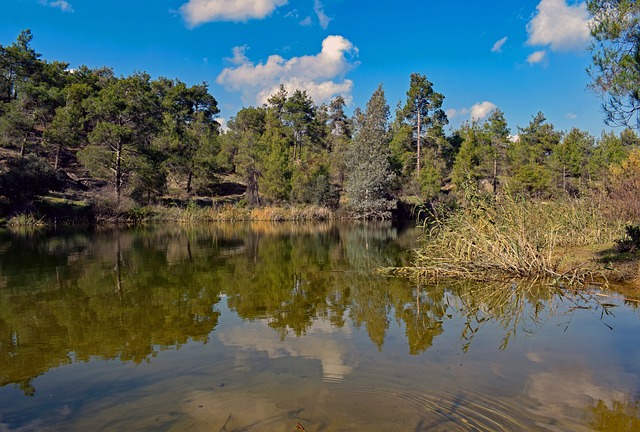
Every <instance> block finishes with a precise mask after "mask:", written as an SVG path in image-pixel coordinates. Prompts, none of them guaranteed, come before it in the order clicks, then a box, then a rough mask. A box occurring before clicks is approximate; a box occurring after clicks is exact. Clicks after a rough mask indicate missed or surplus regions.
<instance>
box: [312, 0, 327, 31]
mask: <svg viewBox="0 0 640 432" xmlns="http://www.w3.org/2000/svg"><path fill="white" fill-rule="evenodd" d="M313 10H314V12H315V13H316V15H317V16H318V21H320V27H322V28H323V29H326V28H327V27H329V23H330V22H331V18H329V17H328V16H327V15H326V14H325V13H324V10H323V9H322V2H321V1H320V0H314V2H313Z"/></svg>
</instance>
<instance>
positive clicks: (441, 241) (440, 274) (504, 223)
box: [385, 195, 624, 282]
mask: <svg viewBox="0 0 640 432" xmlns="http://www.w3.org/2000/svg"><path fill="white" fill-rule="evenodd" d="M605 213H606V212H605V211H604V209H603V208H602V205H601V204H599V201H598V200H594V199H566V200H561V201H554V202H545V201H539V200H526V199H518V198H514V197H512V196H509V195H506V196H502V197H500V198H499V199H497V200H494V199H493V198H492V197H482V196H473V197H471V198H470V199H468V200H467V204H466V205H465V206H464V208H461V209H458V210H455V211H453V212H449V213H448V214H445V213H442V212H438V211H435V212H433V214H432V217H431V218H430V219H428V221H427V222H426V223H425V239H424V243H423V245H422V247H420V248H419V249H417V250H416V251H415V260H414V266H413V267H408V268H394V269H386V270H385V271H386V272H388V273H392V274H398V275H403V276H415V277H420V278H427V279H437V278H465V279H473V280H503V279H508V278H513V277H518V278H540V277H543V278H549V279H555V280H562V281H565V282H585V281H588V280H596V279H597V280H606V279H607V276H608V275H609V274H611V271H610V269H607V268H606V264H604V263H602V262H599V261H598V260H596V259H595V258H596V254H595V253H594V254H591V255H590V256H589V257H588V258H586V259H585V260H584V261H577V259H579V258H580V254H578V255H573V253H572V251H573V250H577V249H580V248H584V247H587V246H592V245H608V246H604V247H603V246H601V247H599V248H595V249H594V251H595V250H602V249H606V247H611V246H612V245H613V242H614V240H616V239H618V238H620V237H621V236H622V234H623V233H624V223H623V222H621V221H620V220H614V219H610V218H606V217H605V216H604V215H605ZM583 251H584V250H583ZM582 256H584V254H582Z"/></svg>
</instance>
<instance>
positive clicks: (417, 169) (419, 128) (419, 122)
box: [416, 107, 422, 177]
mask: <svg viewBox="0 0 640 432" xmlns="http://www.w3.org/2000/svg"><path fill="white" fill-rule="evenodd" d="M421 128H422V118H421V117H420V107H418V163H417V168H416V175H417V176H418V177H420V153H421V151H422V148H421V145H420V144H421V142H420V141H421V135H422V130H421Z"/></svg>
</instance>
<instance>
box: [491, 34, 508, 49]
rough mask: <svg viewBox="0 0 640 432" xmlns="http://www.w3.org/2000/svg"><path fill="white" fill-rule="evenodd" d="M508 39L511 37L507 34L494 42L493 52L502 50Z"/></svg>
mask: <svg viewBox="0 0 640 432" xmlns="http://www.w3.org/2000/svg"><path fill="white" fill-rule="evenodd" d="M507 39H509V38H508V37H507V36H505V37H503V38H502V39H500V40H499V41H497V42H496V43H494V44H493V47H491V52H502V46H503V45H504V44H505V42H506V41H507Z"/></svg>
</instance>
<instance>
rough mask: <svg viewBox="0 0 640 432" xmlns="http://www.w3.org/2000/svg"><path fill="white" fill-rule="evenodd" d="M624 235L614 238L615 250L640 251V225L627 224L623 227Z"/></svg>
mask: <svg viewBox="0 0 640 432" xmlns="http://www.w3.org/2000/svg"><path fill="white" fill-rule="evenodd" d="M624 229H625V236H624V237H623V238H621V239H620V240H616V241H615V243H616V250H617V251H618V252H632V253H636V252H638V251H640V226H638V225H627V226H625V227H624Z"/></svg>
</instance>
